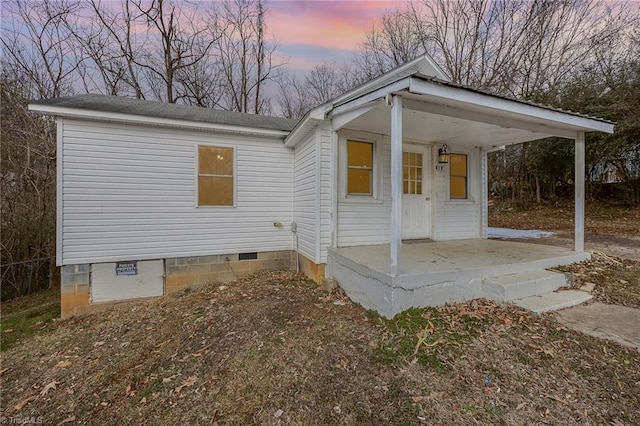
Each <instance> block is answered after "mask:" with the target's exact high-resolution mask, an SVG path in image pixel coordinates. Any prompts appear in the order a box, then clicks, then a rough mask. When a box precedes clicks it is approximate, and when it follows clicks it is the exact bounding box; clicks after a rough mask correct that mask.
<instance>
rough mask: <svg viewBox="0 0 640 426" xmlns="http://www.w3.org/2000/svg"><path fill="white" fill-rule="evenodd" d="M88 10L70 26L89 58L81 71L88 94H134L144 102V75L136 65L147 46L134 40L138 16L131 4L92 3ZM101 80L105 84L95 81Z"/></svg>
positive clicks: (96, 1)
mask: <svg viewBox="0 0 640 426" xmlns="http://www.w3.org/2000/svg"><path fill="white" fill-rule="evenodd" d="M84 6H85V7H84V13H85V16H83V19H81V20H80V22H78V23H76V24H75V25H69V31H70V32H71V33H72V34H73V35H74V36H75V39H76V43H77V45H78V46H80V48H81V49H82V51H83V53H84V55H85V57H86V58H87V60H85V61H84V62H83V65H82V66H81V68H80V73H81V74H82V79H83V82H84V85H85V90H86V91H87V92H91V91H94V90H98V91H104V92H105V93H108V94H110V95H114V96H116V95H123V94H124V95H128V94H133V95H134V96H135V97H136V98H137V99H144V98H145V94H144V90H143V82H142V81H141V79H142V75H141V72H140V69H139V67H138V66H137V64H136V58H137V56H138V55H139V54H141V52H142V51H143V50H144V46H142V45H141V44H140V43H138V42H137V41H136V38H135V36H134V26H135V25H136V16H135V14H134V13H133V11H132V5H131V2H130V1H129V0H123V1H120V2H119V3H116V2H113V1H110V2H102V1H101V0H89V1H88V2H87V3H85V4H84ZM117 6H119V7H120V10H118V8H117ZM97 77H100V80H101V81H99V82H97V81H95V79H96V78H97Z"/></svg>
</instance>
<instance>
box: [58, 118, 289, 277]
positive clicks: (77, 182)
mask: <svg viewBox="0 0 640 426" xmlns="http://www.w3.org/2000/svg"><path fill="white" fill-rule="evenodd" d="M61 121H62V122H63V123H62V124H63V125H62V126H61V127H62V129H63V130H62V135H61V136H62V155H63V161H64V169H63V171H62V176H61V182H59V183H58V185H59V190H60V191H61V193H60V194H59V195H60V196H61V197H62V200H61V201H62V206H61V213H62V214H61V216H62V217H61V226H62V233H61V239H62V241H61V243H62V251H61V253H60V255H61V256H62V260H61V262H60V264H65V265H67V264H76V263H94V262H108V261H117V260H143V259H159V258H166V257H183V256H195V255H207V254H225V253H236V252H245V251H271V250H290V249H291V248H292V245H291V232H290V230H289V227H288V226H284V227H280V228H278V227H274V225H273V224H274V222H281V223H283V224H288V223H289V222H290V220H291V217H292V195H291V193H292V187H293V186H292V182H291V176H292V164H293V155H292V152H291V151H289V150H288V149H286V148H285V147H284V146H283V144H282V141H281V140H279V139H268V138H258V137H255V138H254V137H248V136H235V135H221V134H214V133H212V132H203V131H195V130H184V129H175V128H163V127H160V126H142V125H132V124H122V123H118V124H116V123H106V122H94V121H82V120H71V119H64V120H61ZM198 144H203V145H216V144H219V145H222V146H232V147H234V149H235V155H236V162H237V164H236V167H237V175H236V197H237V198H236V205H235V207H232V208H226V209H211V208H197V207H196V204H197V198H196V197H197V192H196V188H197V186H196V179H197V171H196V166H197V161H196V155H197V149H196V147H197V145H198Z"/></svg>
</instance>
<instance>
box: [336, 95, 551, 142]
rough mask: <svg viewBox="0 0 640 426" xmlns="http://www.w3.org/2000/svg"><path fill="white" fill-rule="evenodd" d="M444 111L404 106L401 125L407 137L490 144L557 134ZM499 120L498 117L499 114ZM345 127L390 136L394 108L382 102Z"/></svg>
mask: <svg viewBox="0 0 640 426" xmlns="http://www.w3.org/2000/svg"><path fill="white" fill-rule="evenodd" d="M410 96H411V95H410ZM411 97H413V96H411ZM405 98H408V97H405ZM414 99H415V98H414ZM417 105H419V102H414V103H413V106H417ZM434 108H437V106H434V105H431V107H430V108H429V109H434ZM421 109H422V108H421ZM442 109H443V110H446V107H444V106H442ZM445 114H446V113H444V114H442V115H441V114H436V113H432V112H425V111H421V110H418V109H411V108H410V107H407V106H405V108H404V110H403V126H402V127H403V129H402V131H403V135H404V139H411V140H415V141H421V142H436V143H449V144H455V145H467V146H482V147H491V146H501V145H509V144H514V143H521V142H527V141H532V140H538V139H543V138H546V137H550V136H554V135H553V134H550V133H545V132H543V131H542V128H543V126H540V127H541V130H540V131H539V132H535V131H531V130H523V129H518V128H511V127H506V126H500V125H494V124H488V123H484V122H479V121H473V120H468V119H462V118H458V117H451V116H448V115H445ZM497 119H498V120H499V117H497ZM344 128H348V129H353V130H360V131H365V132H371V133H376V134H384V135H390V133H391V108H390V107H387V106H385V104H384V101H379V102H378V103H377V104H376V106H375V108H373V109H371V110H370V111H368V112H366V113H364V114H362V115H360V116H359V117H357V118H355V119H354V120H352V121H350V122H349V123H348V124H346V125H345V126H344Z"/></svg>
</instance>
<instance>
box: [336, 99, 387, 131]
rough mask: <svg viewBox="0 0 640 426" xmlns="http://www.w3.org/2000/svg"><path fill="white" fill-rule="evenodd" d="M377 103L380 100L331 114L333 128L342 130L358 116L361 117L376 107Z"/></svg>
mask: <svg viewBox="0 0 640 426" xmlns="http://www.w3.org/2000/svg"><path fill="white" fill-rule="evenodd" d="M377 104H378V101H371V102H368V103H366V104H364V105H361V106H359V107H356V108H354V109H352V110H349V111H344V112H342V113H340V114H333V115H332V116H331V129H332V130H333V131H336V130H340V129H341V128H343V127H344V126H346V125H347V124H349V123H350V122H352V121H353V120H355V119H356V118H358V117H361V116H363V115H364V114H366V113H368V112H369V111H371V110H372V109H374V108H375V107H376V105H377Z"/></svg>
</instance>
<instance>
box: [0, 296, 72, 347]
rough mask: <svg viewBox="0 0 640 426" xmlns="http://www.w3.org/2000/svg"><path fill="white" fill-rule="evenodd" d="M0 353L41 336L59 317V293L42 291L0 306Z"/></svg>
mask: <svg viewBox="0 0 640 426" xmlns="http://www.w3.org/2000/svg"><path fill="white" fill-rule="evenodd" d="M0 309H1V311H2V314H1V315H0V351H6V350H7V349H9V348H11V347H14V346H15V345H17V344H18V342H20V341H21V340H25V339H28V338H30V337H31V336H34V335H36V334H41V333H42V332H43V329H44V328H45V327H46V325H47V323H49V322H50V321H52V320H53V319H55V318H59V317H60V292H59V291H57V290H44V291H40V292H37V293H34V294H31V295H29V296H23V297H20V298H17V299H14V300H10V301H8V302H4V303H2V305H0Z"/></svg>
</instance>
